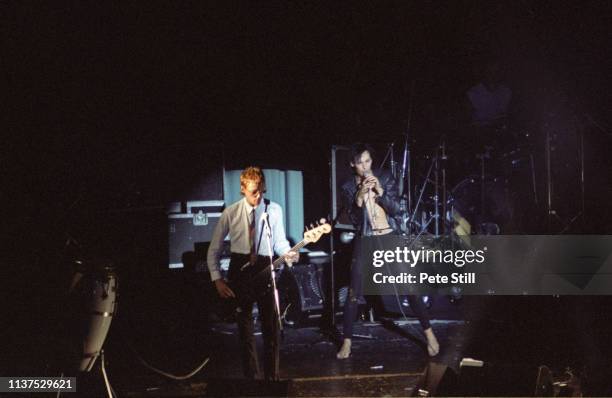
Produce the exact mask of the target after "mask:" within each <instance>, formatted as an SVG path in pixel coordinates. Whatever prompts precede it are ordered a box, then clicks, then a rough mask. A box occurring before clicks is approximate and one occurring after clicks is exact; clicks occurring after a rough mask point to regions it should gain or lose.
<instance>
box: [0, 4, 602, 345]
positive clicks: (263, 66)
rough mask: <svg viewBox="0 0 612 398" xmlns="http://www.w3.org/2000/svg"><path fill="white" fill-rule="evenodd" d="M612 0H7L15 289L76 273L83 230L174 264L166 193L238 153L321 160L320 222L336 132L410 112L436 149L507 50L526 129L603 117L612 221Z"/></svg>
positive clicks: (598, 228) (6, 161) (100, 245)
mask: <svg viewBox="0 0 612 398" xmlns="http://www.w3.org/2000/svg"><path fill="white" fill-rule="evenodd" d="M610 8H611V6H610V5H609V3H608V2H603V1H601V2H598V1H591V2H583V1H581V2H578V1H577V2H557V1H537V2H536V1H514V2H503V3H498V2H478V1H453V2H433V1H423V2H389V3H384V4H383V3H371V4H369V5H359V6H352V5H348V4H345V5H342V4H336V3H329V4H328V3H309V4H289V3H283V2H278V3H277V2H270V3H247V2H236V3H230V4H221V3H212V2H210V3H208V2H205V3H200V2H198V3H182V2H168V3H166V4H163V5H152V4H149V3H145V2H142V3H135V2H122V3H116V4H113V5H109V4H101V3H99V2H40V3H33V2H25V3H23V2H2V4H1V5H0V14H1V15H2V19H3V22H2V24H1V28H0V29H2V31H1V34H0V36H1V37H2V49H3V54H2V56H1V57H0V65H1V67H2V70H3V73H2V75H3V77H4V79H3V80H4V83H5V84H4V85H3V86H4V87H3V89H2V90H1V92H2V94H1V95H2V105H3V108H4V109H3V112H2V115H3V117H2V119H3V121H4V123H3V124H4V127H3V128H2V130H3V134H2V137H3V138H2V144H1V146H0V147H1V151H2V156H1V162H2V169H3V173H2V174H3V177H4V183H3V189H2V197H3V199H4V200H3V202H4V203H5V204H4V205H3V208H4V210H5V211H6V217H5V220H4V222H3V224H4V225H3V226H4V228H5V231H4V233H3V241H4V244H3V246H4V250H5V255H4V256H3V264H2V266H3V268H4V271H5V272H9V273H12V274H13V276H16V277H17V278H16V280H18V281H20V282H21V283H17V284H14V285H13V284H9V292H11V296H12V299H11V301H10V302H9V304H11V305H12V304H13V303H14V304H15V306H12V307H11V305H10V306H9V307H11V308H14V312H15V314H17V313H19V312H20V311H21V309H23V308H26V309H27V308H28V307H27V305H28V303H29V301H28V300H24V297H29V296H31V292H36V290H37V289H38V288H40V287H46V288H57V289H58V290H60V287H62V286H63V285H62V284H66V283H67V282H66V280H67V276H69V275H70V273H71V272H72V270H71V269H70V268H67V266H65V265H62V263H61V258H62V249H63V245H64V243H65V241H66V238H67V236H68V234H69V235H71V236H73V237H76V239H78V240H80V241H85V242H87V243H88V244H89V245H90V246H91V247H93V249H92V250H94V251H97V252H98V253H101V254H104V255H106V256H109V257H114V256H115V258H120V262H123V263H124V264H125V263H129V262H131V263H138V264H139V266H138V273H141V274H146V273H149V272H156V271H158V270H159V269H161V268H163V267H164V265H165V262H166V259H165V258H164V256H165V254H166V253H167V251H166V250H167V248H166V247H164V244H166V243H164V239H165V238H166V236H165V233H166V230H165V224H164V223H165V219H164V216H163V211H160V209H162V208H163V206H164V205H165V203H166V202H168V201H171V200H176V199H177V198H184V197H185V196H186V195H187V196H188V192H190V190H193V189H194V186H195V185H197V183H198V181H200V180H201V178H202V177H203V176H206V175H208V174H210V173H214V172H216V171H217V170H218V169H219V167H220V165H221V164H224V166H225V168H226V169H235V168H243V167H245V166H247V165H250V164H256V165H260V166H262V167H265V168H280V169H298V170H303V171H304V188H305V214H306V222H309V221H310V220H313V219H318V218H319V217H320V216H321V215H326V214H328V213H329V197H330V193H329V164H328V160H329V154H330V147H331V145H332V144H345V143H350V142H353V141H357V140H360V141H367V142H395V143H396V148H397V152H396V156H398V157H399V155H400V154H399V148H400V147H401V146H402V143H403V138H402V134H403V133H405V132H406V127H407V121H408V120H409V119H410V121H411V124H410V126H411V130H410V132H411V140H412V144H413V148H412V149H413V153H414V154H415V162H416V163H417V164H424V161H420V160H419V159H420V158H421V157H423V156H424V155H425V154H427V153H428V151H430V150H431V148H433V147H434V146H435V144H436V143H437V142H438V140H439V139H440V137H441V136H442V135H443V134H445V135H446V136H448V137H451V139H452V138H453V137H458V136H460V133H459V132H460V131H461V129H462V126H463V125H464V124H465V120H466V119H465V114H464V113H463V110H464V108H463V105H464V93H465V90H466V89H467V88H469V87H470V86H472V85H473V84H475V83H476V82H477V81H478V76H479V71H480V69H481V68H482V66H483V65H484V61H485V59H487V58H489V57H491V56H495V57H497V58H499V59H501V60H502V63H503V65H504V72H505V80H506V81H507V84H508V85H509V86H510V87H512V89H513V91H514V97H515V100H516V101H515V102H516V109H517V114H518V115H519V116H518V117H517V120H519V121H520V125H521V128H525V129H530V131H532V132H533V134H534V136H535V137H539V138H541V134H542V128H541V126H542V121H543V120H544V119H546V115H549V117H553V116H550V115H551V114H554V115H555V117H557V118H561V119H562V121H561V123H563V122H564V121H568V120H573V121H574V122H576V121H577V122H576V123H577V124H578V125H580V126H582V127H583V128H584V131H585V137H586V138H585V140H586V142H587V151H586V153H587V157H588V162H587V172H586V178H587V181H588V184H587V186H586V190H587V204H588V208H589V210H590V214H589V219H588V230H586V231H584V230H583V231H582V232H593V233H610V232H612V230H611V229H610V221H609V220H610V218H609V216H608V214H609V213H607V212H608V211H609V209H610V204H609V202H610V199H611V195H610V185H611V184H610V170H611V169H612V167H611V164H610V159H609V156H608V152H609V149H610V143H611V138H610V137H611V131H610V128H609V126H610V125H612V121H611V120H610V119H611V117H610V113H609V109H610V105H612V95H611V94H610V88H612V84H611V83H612V82H611V81H610V73H609V71H610V70H611V69H612V56H611V55H610V51H609V42H610V26H611V22H612V21H611V19H612V18H611V15H612V14H611V9H610ZM412 87H414V89H412ZM411 93H412V95H411ZM411 97H412V100H411ZM411 104H412V114H411V115H410V113H409V111H408V110H409V109H410V107H411ZM568 123H569V122H568ZM596 124H597V125H598V126H599V127H597V126H596ZM574 145H575V142H571V140H570V141H569V142H568V143H567V144H565V145H564V147H563V148H562V149H565V150H569V151H573V150H574V149H575V146H574ZM540 148H541V147H540ZM537 156H538V161H539V162H542V159H543V152H541V151H540V152H538V154H537ZM539 178H542V176H541V174H540V175H539ZM568 185H570V183H569V182H568ZM195 189H196V190H197V186H196V188H195ZM571 189H572V190H573V191H574V192H576V188H571ZM196 199H205V198H196ZM568 200H569V199H568ZM572 201H575V198H574V199H572ZM156 209H157V210H156ZM568 214H569V213H568ZM569 215H571V214H569ZM22 285H25V286H24V287H23V288H22ZM43 291H44V289H43ZM20 303H21V304H23V305H20ZM37 303H38V304H37V305H41V306H43V307H44V303H45V301H44V300H42V301H41V302H37ZM41 311H42V312H44V308H43V309H41ZM15 314H13V315H15ZM15 316H16V318H15V319H20V318H19V315H15ZM23 330H24V329H19V328H16V329H15V331H14V332H15V333H16V334H20V335H24V334H25V335H27V334H28V332H27V329H25V330H26V332H25V333H22V331H23Z"/></svg>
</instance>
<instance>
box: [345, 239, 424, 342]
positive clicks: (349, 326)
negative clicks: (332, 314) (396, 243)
mask: <svg viewBox="0 0 612 398" xmlns="http://www.w3.org/2000/svg"><path fill="white" fill-rule="evenodd" d="M360 242H361V239H360V238H355V244H354V247H353V258H352V260H351V280H350V285H349V293H348V297H347V298H346V303H345V304H344V319H343V334H344V338H345V339H350V338H352V337H353V322H354V321H355V317H356V316H357V304H358V299H359V297H360V296H361V295H362V291H363V284H362V269H363V267H364V266H366V265H365V264H364V262H363V261H361V259H360V257H359V253H360V251H361V249H360ZM407 297H408V303H409V304H410V308H411V309H412V312H413V313H414V315H415V316H416V317H417V318H418V320H419V323H420V324H421V327H422V328H423V330H425V329H429V328H430V327H431V325H430V324H429V317H428V316H427V313H426V312H425V306H424V305H423V302H422V301H421V297H420V296H414V295H409V296H407ZM372 298H373V299H375V300H377V301H379V303H380V296H372ZM380 305H381V307H382V303H380Z"/></svg>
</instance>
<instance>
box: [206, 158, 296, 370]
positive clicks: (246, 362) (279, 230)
mask: <svg viewBox="0 0 612 398" xmlns="http://www.w3.org/2000/svg"><path fill="white" fill-rule="evenodd" d="M240 192H241V194H242V195H243V196H244V198H243V199H241V200H239V201H238V202H236V203H234V204H232V205H230V206H229V207H227V208H226V209H225V210H224V211H223V213H222V214H221V218H220V219H219V222H218V223H217V225H216V227H215V230H214V233H213V236H212V240H211V242H210V246H209V249H208V258H207V260H208V268H209V270H210V276H211V279H212V281H213V282H214V283H215V287H216V289H217V292H218V293H219V295H220V296H221V297H222V298H223V299H236V300H237V303H238V306H237V308H236V320H237V323H238V331H239V338H240V348H241V356H242V368H243V372H244V375H245V376H246V377H247V378H251V379H254V378H256V377H257V376H258V374H259V366H258V361H257V349H256V345H255V337H254V334H253V332H254V322H253V303H254V302H257V307H258V308H259V313H260V314H261V320H262V322H261V324H262V332H263V340H264V379H265V380H278V379H279V339H280V332H279V323H278V314H276V304H275V298H274V291H273V289H272V288H271V286H270V285H271V284H270V281H271V272H269V264H270V258H269V257H268V253H269V248H268V237H267V232H265V231H264V230H265V229H266V228H265V225H266V223H269V224H268V225H269V229H270V231H271V239H270V245H271V246H272V249H273V250H274V253H276V254H277V255H279V256H282V257H283V258H284V260H285V261H286V262H287V263H293V262H297V261H298V259H299V254H298V253H297V252H296V251H292V250H291V246H290V245H289V242H288V241H287V238H286V236H285V229H284V227H283V212H282V209H281V207H280V206H279V205H278V204H277V203H274V202H270V201H269V200H267V199H263V194H264V192H266V182H265V178H264V175H263V172H262V171H261V169H260V168H258V167H247V168H246V169H245V170H243V171H242V173H241V174H240ZM264 214H266V215H267V216H265V215H264ZM228 234H229V237H230V246H231V253H232V254H231V261H230V267H229V271H228V278H227V279H228V282H227V283H226V281H225V280H224V279H223V278H222V276H221V273H220V270H219V256H220V254H221V248H222V244H223V240H224V239H225V237H226V236H227V235H228ZM266 267H268V270H266ZM245 275H253V285H256V288H253V289H250V290H256V292H255V294H249V295H248V296H247V297H245V296H244V295H243V296H241V295H240V293H239V292H237V291H234V290H236V289H235V288H234V289H232V287H233V286H236V285H234V284H233V282H235V281H237V280H238V279H239V278H240V279H241V280H242V283H244V280H245V277H244V276H245ZM262 275H263V278H264V279H263V283H257V282H256V281H255V279H258V280H260V281H261V279H262ZM255 276H257V278H255ZM246 283H250V280H249V279H248V278H246ZM237 296H238V297H237Z"/></svg>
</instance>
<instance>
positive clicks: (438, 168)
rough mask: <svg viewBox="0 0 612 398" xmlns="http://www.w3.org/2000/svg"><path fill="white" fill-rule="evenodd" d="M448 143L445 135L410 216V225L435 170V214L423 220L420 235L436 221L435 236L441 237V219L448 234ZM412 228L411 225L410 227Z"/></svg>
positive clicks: (444, 230)
mask: <svg viewBox="0 0 612 398" xmlns="http://www.w3.org/2000/svg"><path fill="white" fill-rule="evenodd" d="M446 159H447V157H446V144H445V141H444V137H442V139H441V143H440V145H439V146H438V148H436V151H435V155H434V157H433V158H432V161H431V165H430V166H429V170H428V171H427V175H426V177H425V181H424V182H423V186H422V187H421V191H420V193H419V198H418V199H417V203H416V205H415V208H414V212H412V216H411V217H410V220H409V225H412V223H413V222H414V218H415V216H416V214H417V211H418V208H419V204H420V203H421V201H422V199H423V193H424V192H425V188H426V186H427V183H428V182H429V181H431V180H430V178H429V177H430V176H431V172H432V170H433V171H434V182H433V183H434V198H433V199H434V213H433V215H432V216H431V217H430V218H429V220H427V221H426V220H423V221H422V222H421V225H420V232H419V235H420V234H422V233H424V232H425V231H426V229H427V227H428V226H429V224H431V222H432V221H433V222H434V237H435V238H439V237H440V236H441V233H440V231H441V229H440V219H442V220H443V223H442V234H444V235H445V234H446V233H447V230H448V229H447V228H446V211H447V209H446V205H447V199H446V196H447V195H446V162H445V161H446ZM440 175H441V176H442V187H441V188H442V215H443V217H440ZM409 228H410V227H409Z"/></svg>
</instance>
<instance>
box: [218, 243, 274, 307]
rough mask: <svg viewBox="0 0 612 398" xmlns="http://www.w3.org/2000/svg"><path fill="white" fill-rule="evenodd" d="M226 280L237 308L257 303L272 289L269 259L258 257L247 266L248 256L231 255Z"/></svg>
mask: <svg viewBox="0 0 612 398" xmlns="http://www.w3.org/2000/svg"><path fill="white" fill-rule="evenodd" d="M227 278H228V285H229V287H230V289H232V291H233V292H234V294H235V295H236V299H235V301H236V305H237V306H240V305H241V304H247V303H252V302H254V301H257V299H258V298H260V297H262V296H264V295H265V294H266V293H268V292H269V291H270V290H271V289H272V280H271V273H270V259H269V258H268V257H263V256H258V257H257V261H256V262H255V264H249V256H244V255H240V254H233V255H232V260H231V262H230V267H229V271H228V274H227Z"/></svg>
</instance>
